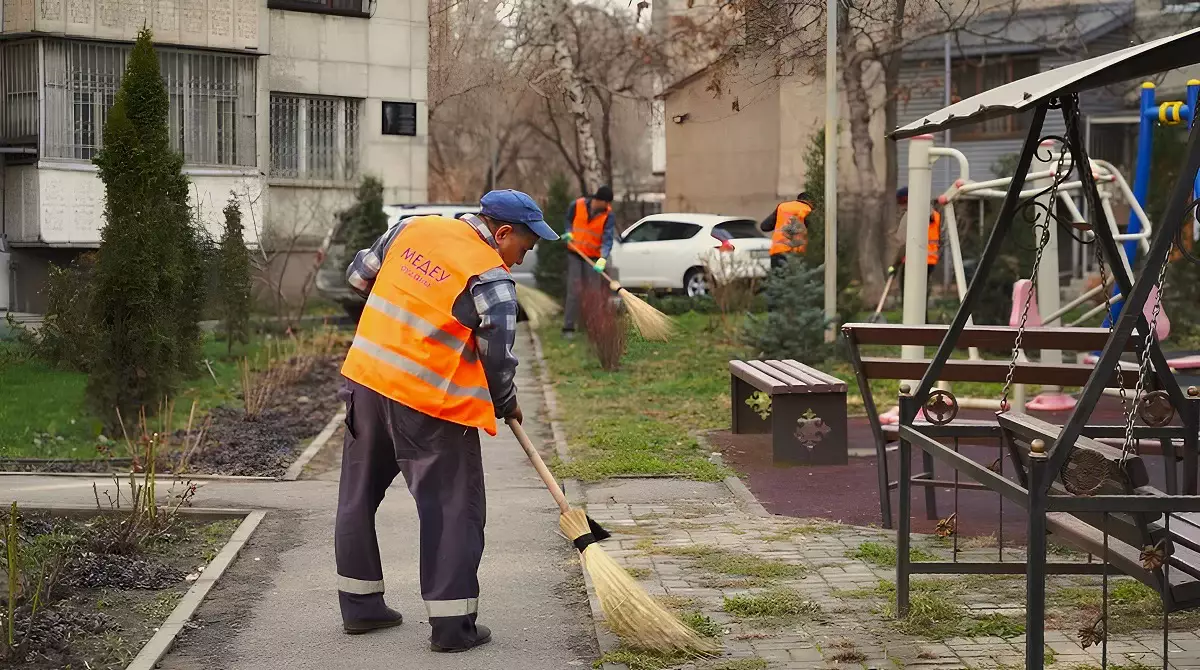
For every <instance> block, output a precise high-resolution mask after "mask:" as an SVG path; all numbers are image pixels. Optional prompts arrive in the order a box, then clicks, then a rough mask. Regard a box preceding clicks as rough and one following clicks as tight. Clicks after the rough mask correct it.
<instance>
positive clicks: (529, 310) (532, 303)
mask: <svg viewBox="0 0 1200 670" xmlns="http://www.w3.org/2000/svg"><path fill="white" fill-rule="evenodd" d="M517 302H518V303H519V304H520V305H521V309H523V310H525V316H526V317H528V318H529V325H530V326H532V327H534V328H539V327H541V325H542V320H543V319H549V318H550V317H552V316H554V315H556V314H558V313H559V312H561V311H562V307H561V306H559V304H558V302H557V301H555V300H554V298H552V297H550V296H549V295H547V294H546V293H545V292H543V291H539V290H538V289H536V288H533V287H532V286H526V285H524V284H520V283H518V284H517Z"/></svg>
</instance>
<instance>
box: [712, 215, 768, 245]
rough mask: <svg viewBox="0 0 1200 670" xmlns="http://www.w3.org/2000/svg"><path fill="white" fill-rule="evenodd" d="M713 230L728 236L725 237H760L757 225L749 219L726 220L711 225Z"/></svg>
mask: <svg viewBox="0 0 1200 670" xmlns="http://www.w3.org/2000/svg"><path fill="white" fill-rule="evenodd" d="M713 230H714V231H719V232H717V233H716V234H718V235H719V234H721V233H724V234H725V235H728V236H729V237H728V238H726V239H735V240H744V239H748V238H751V237H762V235H761V234H760V233H759V232H758V226H757V225H755V223H754V222H753V221H751V220H750V219H738V220H737V221H726V222H725V223H718V224H717V225H716V226H713ZM718 239H722V238H718Z"/></svg>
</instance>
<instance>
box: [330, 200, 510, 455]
mask: <svg viewBox="0 0 1200 670" xmlns="http://www.w3.org/2000/svg"><path fill="white" fill-rule="evenodd" d="M498 267H503V268H504V269H506V270H507V269H508V268H507V267H506V266H505V265H504V261H503V260H502V259H501V258H500V254H499V252H497V251H496V250H495V249H493V248H492V247H491V245H489V244H488V243H487V242H485V241H484V240H483V239H481V238H480V237H479V234H478V233H476V232H475V229H474V228H473V227H472V226H471V225H470V224H469V223H466V222H465V221H459V220H456V219H448V218H445V217H441V216H422V217H419V218H416V219H413V220H411V221H410V222H409V223H407V224H406V225H405V226H404V230H402V231H400V233H399V234H398V235H397V236H396V239H395V240H394V241H393V242H392V245H391V247H390V249H389V250H388V252H387V255H386V256H385V257H384V259H383V265H382V266H381V267H380V269H379V275H378V276H377V277H376V279H375V284H374V286H372V288H371V295H370V297H368V298H367V305H366V308H365V309H364V310H363V313H362V318H361V319H360V320H359V322H358V331H357V332H356V333H355V334H354V343H353V344H352V345H351V346H350V352H349V353H348V354H346V362H345V363H344V364H343V365H342V374H343V375H344V376H345V377H346V378H348V379H351V380H353V381H355V382H358V383H359V384H362V385H363V386H366V387H367V388H369V389H371V390H373V391H375V392H376V393H379V394H380V395H383V396H385V397H387V398H391V399H392V400H395V401H396V402H398V403H400V404H402V405H406V406H408V407H411V408H412V409H415V410H417V411H418V412H421V413H423V414H427V415H429V416H433V417H437V418H439V419H444V420H446V421H450V422H453V423H457V424H460V425H463V426H470V427H473V428H482V429H483V430H485V431H487V433H488V435H495V434H496V414H495V408H494V406H493V404H492V396H491V393H490V392H489V391H488V385H487V377H486V376H485V375H484V372H483V364H482V363H481V362H480V361H479V356H478V353H477V351H476V347H475V335H474V333H473V332H472V331H471V329H470V328H468V327H467V326H465V325H463V324H462V323H460V322H459V321H458V319H456V318H454V315H453V313H452V308H453V306H454V301H455V299H457V298H458V296H459V295H460V294H461V293H462V292H463V290H464V289H466V287H467V282H468V281H469V280H470V279H471V278H472V277H475V276H478V275H480V274H483V273H484V272H487V271H488V270H491V269H494V268H498Z"/></svg>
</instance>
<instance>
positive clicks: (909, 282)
mask: <svg viewBox="0 0 1200 670" xmlns="http://www.w3.org/2000/svg"><path fill="white" fill-rule="evenodd" d="M1056 147H1057V142H1056V141H1054V140H1047V141H1045V142H1043V143H1042V144H1041V145H1040V146H1039V147H1038V150H1037V151H1036V152H1035V156H1034V157H1033V159H1032V161H1031V163H1030V167H1029V173H1028V174H1027V175H1026V176H1025V180H1026V182H1027V183H1028V184H1029V185H1030V188H1027V189H1025V190H1023V191H1022V192H1021V194H1020V195H1021V197H1022V198H1030V199H1032V201H1033V202H1034V203H1035V205H1034V207H1033V210H1034V212H1033V215H1034V221H1033V227H1034V230H1040V229H1043V228H1047V229H1048V235H1049V238H1048V240H1047V243H1046V245H1045V247H1044V249H1043V250H1042V254H1041V256H1040V261H1039V263H1038V278H1037V279H1038V281H1037V286H1038V290H1037V292H1036V295H1031V294H1028V292H1029V290H1030V287H1031V286H1032V283H1031V282H1030V281H1029V280H1023V282H1017V284H1016V285H1015V286H1014V293H1013V311H1012V315H1011V318H1010V322H1009V325H1010V326H1013V327H1016V326H1017V325H1018V324H1019V322H1020V321H1021V319H1022V318H1024V319H1025V322H1026V325H1027V326H1031V327H1042V326H1047V327H1048V326H1053V325H1056V324H1057V325H1060V326H1061V325H1066V326H1068V327H1073V326H1078V325H1080V324H1083V323H1087V322H1089V321H1090V320H1092V319H1095V318H1096V317H1097V316H1099V315H1101V314H1103V313H1106V312H1107V311H1108V305H1111V304H1114V303H1116V302H1118V301H1120V299H1121V295H1120V292H1119V291H1114V295H1113V297H1112V298H1111V299H1110V300H1109V302H1108V305H1106V304H1100V305H1097V306H1096V307H1093V308H1092V309H1090V310H1088V311H1087V312H1085V313H1084V314H1083V315H1082V316H1080V317H1078V318H1076V319H1075V320H1073V321H1071V322H1069V323H1066V324H1064V323H1063V318H1064V317H1065V316H1066V315H1067V314H1069V313H1070V312H1071V311H1072V310H1074V309H1076V308H1077V307H1079V306H1080V305H1082V304H1084V303H1086V302H1088V301H1091V300H1096V299H1098V298H1099V297H1100V296H1102V295H1104V294H1106V293H1107V292H1108V291H1109V286H1110V285H1113V283H1112V282H1111V281H1109V280H1110V279H1111V277H1108V276H1103V277H1102V282H1101V284H1100V285H1099V286H1096V287H1094V288H1092V289H1090V290H1088V291H1085V292H1084V293H1082V294H1081V295H1079V296H1077V297H1075V298H1073V299H1071V300H1069V301H1068V302H1067V303H1066V304H1062V300H1061V292H1060V288H1059V263H1058V247H1059V235H1060V234H1061V231H1060V230H1059V229H1058V228H1059V227H1058V226H1046V225H1045V224H1046V220H1047V217H1048V216H1052V209H1053V208H1052V204H1055V203H1057V204H1058V205H1060V206H1061V207H1062V208H1063V209H1065V210H1066V212H1067V214H1068V216H1069V217H1070V224H1071V228H1072V230H1073V231H1074V232H1072V235H1074V236H1076V237H1077V239H1079V240H1080V241H1081V242H1083V243H1085V244H1090V243H1092V242H1093V241H1094V239H1095V232H1094V231H1093V230H1092V228H1091V224H1090V223H1088V221H1087V220H1086V219H1085V217H1084V216H1083V213H1082V212H1081V210H1080V208H1079V206H1078V205H1077V204H1076V202H1075V199H1074V197H1075V196H1076V195H1078V194H1080V193H1081V192H1082V191H1083V189H1084V183H1083V181H1082V180H1081V179H1075V180H1068V179H1067V177H1068V176H1069V175H1070V174H1071V173H1072V172H1073V171H1074V170H1075V166H1074V160H1073V157H1072V156H1071V155H1070V153H1069V152H1067V151H1064V150H1062V149H1058V148H1056ZM908 155H909V172H908V175H909V177H908V189H909V191H908V192H909V208H908V225H907V230H906V237H905V245H906V246H905V253H906V255H907V256H908V257H910V258H917V257H921V256H923V255H924V253H925V246H926V243H927V240H926V222H927V221H928V219H929V216H930V209H931V207H930V204H929V203H930V202H932V172H933V165H934V163H935V162H936V161H937V160H939V159H941V158H953V159H955V161H956V162H957V164H958V170H959V175H958V179H957V180H955V182H954V183H953V185H951V186H950V188H948V189H947V190H946V192H945V193H942V194H940V195H938V197H937V202H938V204H939V205H940V206H941V207H942V221H943V226H944V229H945V233H946V240H947V246H948V250H949V252H950V254H949V256H950V260H951V264H952V269H953V271H952V274H953V277H954V283H955V288H956V289H957V293H958V296H959V299H960V300H961V299H962V298H963V296H965V295H966V293H967V279H966V273H965V272H964V270H963V260H962V249H961V245H960V243H959V231H958V221H957V218H956V215H955V209H954V207H953V205H954V203H956V202H960V201H963V200H984V199H1003V198H1004V197H1005V191H1004V189H1006V188H1008V187H1009V186H1010V185H1011V184H1012V182H1013V180H1014V177H1001V178H997V179H989V180H985V181H972V179H971V176H970V165H969V163H968V160H967V158H966V156H965V155H964V154H963V153H962V152H961V151H958V150H957V149H952V148H946V147H936V146H934V145H933V136H932V135H919V136H916V137H913V138H912V139H911V141H910V143H909V154H908ZM1089 165H1090V167H1091V170H1090V172H1091V174H1092V178H1093V180H1095V182H1096V185H1097V190H1098V193H1099V195H1100V200H1099V210H1100V212H1098V214H1099V213H1103V214H1104V217H1103V218H1104V220H1106V221H1107V222H1108V227H1109V233H1110V234H1111V235H1112V236H1113V237H1114V239H1117V240H1118V241H1121V242H1124V243H1125V245H1127V246H1132V247H1133V248H1135V249H1148V248H1149V238H1150V235H1151V234H1152V232H1153V227H1152V225H1151V223H1150V220H1149V219H1148V217H1147V216H1146V212H1145V211H1144V210H1143V208H1142V206H1141V204H1140V203H1139V202H1138V200H1137V198H1136V196H1135V194H1134V191H1133V189H1131V188H1130V187H1129V184H1128V183H1127V182H1126V181H1125V178H1124V176H1123V175H1122V174H1121V173H1120V171H1118V170H1117V169H1116V167H1115V166H1113V165H1112V164H1111V163H1108V162H1107V161H1103V160H1091V159H1089ZM1052 184H1053V185H1055V188H1054V189H1053V195H1051V189H1050V188H1049V187H1050V185H1052ZM1115 202H1119V203H1123V204H1125V205H1127V206H1128V207H1129V208H1130V212H1131V214H1130V216H1131V217H1132V218H1134V219H1135V220H1136V221H1137V222H1138V227H1137V230H1136V231H1133V232H1130V231H1126V232H1124V233H1122V232H1121V231H1120V230H1119V229H1118V228H1117V224H1116V216H1115V214H1114V211H1113V204H1114V203H1115ZM1055 218H1056V217H1055ZM1120 256H1121V258H1120V261H1121V266H1122V268H1123V269H1124V270H1125V271H1126V272H1132V271H1133V266H1132V264H1131V261H1130V258H1129V257H1128V255H1127V254H1126V252H1125V247H1122V248H1121V254H1120ZM904 272H905V276H904V296H903V304H904V319H903V322H904V324H905V325H914V326H915V325H923V324H924V323H925V319H926V295H927V292H928V291H927V289H928V287H927V276H926V274H925V268H924V267H923V266H922V265H920V264H906V266H905V268H904ZM1027 297H1028V298H1031V299H1032V301H1033V302H1032V304H1033V306H1032V308H1031V309H1029V310H1028V311H1025V312H1023V311H1022V310H1021V309H1019V307H1020V306H1021V305H1022V304H1024V302H1025V299H1026V298H1027ZM1043 310H1045V311H1046V312H1047V313H1046V314H1044V315H1043V313H1042V312H1043ZM967 325H972V322H971V320H970V318H969V317H968V321H967ZM1169 328H1170V322H1169V320H1168V319H1167V318H1166V317H1165V315H1162V316H1160V321H1159V324H1158V329H1159V336H1160V338H1165V337H1166V336H1167V333H1168V332H1169ZM901 355H902V357H903V358H905V359H908V360H920V359H921V358H923V356H924V347H921V346H905V347H903V351H902V354H901ZM1019 355H1020V358H1021V360H1027V358H1026V357H1025V353H1024V351H1023V350H1022V351H1021V352H1020V353H1019ZM969 357H970V360H981V359H980V356H979V351H978V349H977V348H971V349H970V350H969ZM1041 360H1042V362H1044V363H1061V362H1062V352H1061V351H1059V350H1043V351H1042V352H1041ZM913 383H915V382H913V381H912V380H909V384H910V385H912V384H913ZM939 388H941V389H943V390H950V386H949V385H948V384H946V383H940V384H939ZM958 402H959V406H961V407H966V408H976V409H993V410H995V409H1000V406H999V403H998V401H996V400H992V399H984V398H959V399H958ZM1013 402H1014V403H1016V404H1018V405H1021V406H1024V407H1026V408H1027V409H1031V410H1047V411H1066V410H1070V409H1071V408H1073V407H1074V405H1075V400H1074V398H1072V397H1071V396H1069V395H1067V394H1065V393H1063V392H1062V389H1061V387H1058V386H1054V385H1047V386H1045V387H1043V390H1042V393H1041V394H1039V395H1038V396H1037V397H1035V398H1034V399H1032V400H1031V401H1029V402H1026V400H1025V388H1024V385H1023V384H1016V385H1015V386H1014V387H1013ZM898 419H899V407H898V406H897V407H893V408H892V409H891V410H890V411H889V412H887V413H885V414H883V415H881V417H880V420H881V421H882V422H883V423H885V424H891V423H896V422H897V421H898Z"/></svg>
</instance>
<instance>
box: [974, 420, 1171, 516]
mask: <svg viewBox="0 0 1200 670" xmlns="http://www.w3.org/2000/svg"><path fill="white" fill-rule="evenodd" d="M996 418H997V419H998V420H999V421H1000V425H1001V426H1004V427H1005V428H1006V429H1008V430H1011V431H1012V432H1013V433H1015V434H1017V435H1018V436H1019V437H1022V438H1024V439H1025V440H1035V439H1042V440H1045V441H1046V447H1047V449H1049V447H1050V445H1051V444H1053V442H1054V440H1056V439H1058V435H1059V433H1061V432H1062V426H1058V425H1055V424H1052V423H1048V422H1046V421H1042V420H1041V419H1038V418H1035V417H1032V416H1029V415H1027V414H1021V413H1020V412H1005V413H1003V414H1000V415H998V416H997V417H996ZM1022 451H1023V452H1024V451H1026V450H1025V449H1023V448H1022ZM1080 452H1090V453H1091V454H1092V456H1094V457H1099V458H1100V459H1102V460H1104V461H1107V463H1108V469H1109V471H1108V473H1106V475H1107V476H1106V478H1105V483H1104V485H1103V486H1102V488H1101V489H1100V490H1099V491H1096V493H1095V495H1106V494H1108V495H1125V494H1130V493H1133V489H1136V488H1138V487H1141V486H1146V485H1148V484H1149V483H1150V474H1149V473H1148V472H1147V471H1146V464H1145V462H1144V461H1142V459H1141V457H1140V456H1138V455H1137V454H1131V455H1130V456H1129V457H1128V458H1126V459H1125V463H1124V466H1122V465H1121V450H1120V449H1116V448H1114V447H1110V446H1108V445H1106V444H1101V443H1100V442H1097V441H1095V440H1093V439H1091V438H1090V437H1083V436H1082V435H1081V436H1080V437H1079V439H1077V440H1076V441H1075V444H1074V445H1072V446H1071V456H1069V457H1068V460H1067V464H1066V465H1065V466H1064V467H1063V471H1062V472H1061V473H1057V476H1056V478H1060V479H1063V478H1067V477H1069V476H1070V474H1071V473H1070V468H1071V464H1072V462H1073V461H1074V460H1075V459H1076V454H1079V453H1080ZM1121 472H1124V473H1125V477H1126V478H1128V480H1129V481H1128V482H1127V483H1126V482H1121V481H1119V480H1118V478H1119V473H1121Z"/></svg>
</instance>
